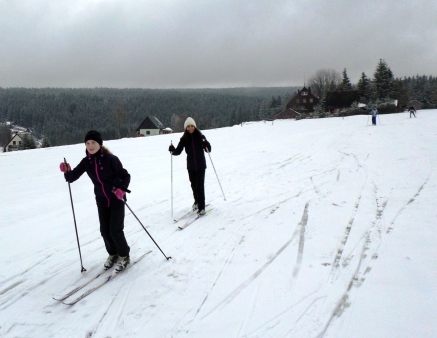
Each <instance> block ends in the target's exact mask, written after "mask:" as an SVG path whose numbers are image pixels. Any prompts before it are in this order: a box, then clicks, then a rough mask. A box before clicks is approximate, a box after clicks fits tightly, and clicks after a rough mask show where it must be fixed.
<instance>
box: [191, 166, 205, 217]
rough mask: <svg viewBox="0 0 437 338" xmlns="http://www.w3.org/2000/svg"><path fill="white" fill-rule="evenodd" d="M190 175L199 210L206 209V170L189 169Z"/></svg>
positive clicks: (195, 201)
mask: <svg viewBox="0 0 437 338" xmlns="http://www.w3.org/2000/svg"><path fill="white" fill-rule="evenodd" d="M188 176H189V178H190V182H191V189H192V190H193V197H194V203H196V204H197V205H198V206H199V210H203V209H205V170H199V171H192V170H188Z"/></svg>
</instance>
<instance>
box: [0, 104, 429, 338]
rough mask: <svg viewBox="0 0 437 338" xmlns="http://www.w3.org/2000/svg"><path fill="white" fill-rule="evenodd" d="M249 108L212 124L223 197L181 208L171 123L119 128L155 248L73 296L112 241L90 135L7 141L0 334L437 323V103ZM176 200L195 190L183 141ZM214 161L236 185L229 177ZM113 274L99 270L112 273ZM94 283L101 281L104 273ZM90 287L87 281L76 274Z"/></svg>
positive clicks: (358, 333)
mask: <svg viewBox="0 0 437 338" xmlns="http://www.w3.org/2000/svg"><path fill="white" fill-rule="evenodd" d="M408 117H409V116H408V115H407V114H405V113H402V114H392V115H380V116H379V118H380V119H379V120H378V122H381V124H379V125H377V126H376V127H374V126H369V125H368V123H369V117H368V116H367V115H365V116H352V117H346V118H344V119H343V118H325V119H314V120H301V121H293V120H282V121H279V120H277V121H274V123H273V124H272V123H271V122H268V123H264V122H257V123H248V124H244V126H234V127H230V128H222V129H216V130H207V131H205V132H204V133H205V135H206V136H207V137H208V140H209V141H210V143H211V145H212V153H211V159H212V160H213V163H214V167H215V170H216V171H214V168H213V166H212V165H211V161H210V159H209V158H208V156H207V157H206V158H207V162H208V169H207V173H206V181H205V186H206V201H207V203H211V206H212V207H213V210H212V211H211V212H210V213H208V214H207V215H206V216H205V217H204V218H201V219H199V220H198V221H196V222H194V223H193V224H191V225H190V226H189V227H187V228H186V229H184V230H178V229H177V224H173V217H172V210H171V176H172V174H171V158H170V155H169V153H168V151H167V149H168V146H169V144H170V141H173V143H176V142H177V141H178V139H179V137H180V136H181V134H169V135H161V136H159V137H148V138H130V139H122V140H117V141H107V142H105V145H106V146H107V147H108V148H109V149H111V151H112V152H113V153H114V154H116V155H117V156H118V157H119V158H120V159H121V161H122V163H123V165H124V166H125V167H126V168H127V169H128V171H129V172H130V174H131V175H132V181H131V185H130V187H129V188H130V189H131V190H132V193H131V194H129V196H128V205H129V206H130V207H131V209H132V210H133V211H134V213H135V215H137V217H138V218H139V219H140V220H141V222H142V223H143V224H144V226H146V228H147V230H148V231H149V233H150V234H151V235H152V236H153V238H154V239H155V241H156V242H157V243H158V244H159V246H160V247H161V249H162V250H163V252H164V253H165V254H166V255H167V256H171V257H172V259H170V260H166V259H165V257H164V255H163V254H162V253H161V252H160V251H159V249H158V248H157V247H156V246H155V244H154V243H153V242H152V240H151V239H150V238H149V236H148V235H147V234H146V232H145V231H144V229H143V228H142V227H141V225H140V224H139V223H138V221H137V220H136V218H135V217H134V216H133V215H132V214H131V213H130V212H129V211H128V210H127V212H126V220H125V233H126V237H127V240H128V243H129V245H130V246H131V256H132V257H133V258H135V257H137V256H139V255H141V254H142V253H144V252H147V251H149V250H152V253H151V254H149V255H147V256H146V257H145V258H144V259H143V260H142V261H140V262H139V263H138V264H136V265H135V266H133V267H132V268H131V269H130V270H128V271H126V272H125V273H124V274H120V275H119V276H117V277H116V278H115V279H114V280H112V281H110V282H109V283H108V284H107V285H105V286H103V287H102V288H100V289H99V290H98V291H96V292H95V293H93V294H91V295H89V296H88V297H86V298H84V299H83V300H82V301H80V302H79V303H77V304H76V305H73V306H66V305H64V304H62V303H59V302H57V301H55V300H53V299H52V297H53V296H60V295H62V294H64V293H66V292H68V291H70V290H71V289H73V288H74V287H76V286H77V285H79V284H80V283H82V282H84V281H86V280H89V279H91V278H94V277H95V276H96V274H97V273H98V272H99V271H100V269H101V267H102V265H103V263H104V261H105V260H106V258H107V254H106V252H105V249H104V245H103V241H102V239H101V237H100V233H99V226H98V216H97V210H96V206H95V201H94V194H93V189H92V185H91V182H90V180H89V178H88V177H87V176H86V175H84V176H83V177H82V178H81V179H80V180H78V181H77V182H75V183H73V184H71V190H72V196H73V201H74V210H75V214H76V221H77V227H78V234H79V239H80V245H81V252H82V258H83V265H84V267H85V268H86V269H87V271H86V272H84V273H81V272H80V269H81V265H80V260H79V252H78V246H77V241H76V234H75V229H74V222H73V216H72V210H71V203H70V195H69V191H68V184H67V183H66V182H65V180H64V178H63V175H62V173H61V172H60V171H59V169H58V168H59V163H60V162H61V161H63V159H64V157H65V158H66V159H67V160H68V162H69V163H71V165H72V166H74V165H76V164H77V163H78V162H79V161H80V159H81V158H82V157H83V156H84V149H85V147H84V145H83V144H77V145H70V146H63V147H53V148H46V149H36V150H27V151H20V152H13V153H2V154H0V173H1V176H0V186H1V187H2V194H1V195H0V205H1V206H2V207H1V213H0V231H1V236H0V247H1V262H2V269H1V272H0V313H1V315H0V336H1V337H93V338H95V337H248V338H249V337H250V338H253V337H326V338H327V337H336V338H338V337H355V338H356V337H436V336H437V321H436V320H435V314H436V313H437V306H436V302H437V287H436V281H437V264H436V257H437V247H436V240H437V228H436V223H437V222H436V220H437V209H436V205H437V189H436V184H437V176H436V174H437V151H436V143H437V131H436V128H435V126H437V111H436V110H422V111H420V114H418V117H417V118H416V119H414V118H413V119H410V118H408ZM172 163H173V216H174V217H177V216H178V215H181V214H183V213H184V212H186V211H187V210H188V209H189V208H190V207H191V204H192V196H191V191H190V187H189V183H188V175H187V172H186V169H185V156H184V155H181V156H179V157H173V161H172ZM216 173H217V175H218V177H219V179H220V183H221V186H222V187H223V191H224V193H225V196H226V201H225V200H224V196H223V194H222V191H221V189H220V185H219V183H218V181H217V177H216ZM100 278H101V277H100ZM91 285H92V284H91ZM79 293H80V292H79Z"/></svg>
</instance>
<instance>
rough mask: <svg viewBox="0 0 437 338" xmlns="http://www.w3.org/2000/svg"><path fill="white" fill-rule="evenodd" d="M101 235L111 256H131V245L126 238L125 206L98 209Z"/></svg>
mask: <svg viewBox="0 0 437 338" xmlns="http://www.w3.org/2000/svg"><path fill="white" fill-rule="evenodd" d="M97 209H98V210H99V220H100V234H101V235H102V237H103V240H104V241H105V247H106V251H108V254H110V255H119V256H120V257H126V256H129V251H130V248H129V245H127V241H126V238H125V237H124V231H123V230H124V204H122V205H121V206H117V207H109V208H107V207H97Z"/></svg>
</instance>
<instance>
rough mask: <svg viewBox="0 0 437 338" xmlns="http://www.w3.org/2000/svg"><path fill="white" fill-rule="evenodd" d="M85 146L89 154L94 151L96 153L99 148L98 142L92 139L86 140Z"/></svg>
mask: <svg viewBox="0 0 437 338" xmlns="http://www.w3.org/2000/svg"><path fill="white" fill-rule="evenodd" d="M85 146H86V150H88V152H89V153H90V154H91V155H94V154H95V153H97V152H98V151H99V150H100V144H98V143H97V142H96V141H94V140H88V141H86V143H85Z"/></svg>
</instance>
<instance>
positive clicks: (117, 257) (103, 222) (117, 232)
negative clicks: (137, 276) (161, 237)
mask: <svg viewBox="0 0 437 338" xmlns="http://www.w3.org/2000/svg"><path fill="white" fill-rule="evenodd" d="M85 146H86V150H85V153H86V156H85V157H84V158H83V159H82V161H80V163H79V164H78V165H77V167H76V168H74V169H73V170H71V167H70V164H68V163H67V164H66V163H61V164H60V169H61V171H62V172H63V173H64V176H65V180H66V181H67V182H69V183H73V182H74V181H76V180H77V179H78V178H79V177H80V176H82V174H83V173H84V172H86V173H87V174H88V176H89V177H90V179H91V181H92V182H93V184H94V194H95V195H96V203H97V210H98V213H99V221H100V234H101V235H102V237H103V241H104V242H105V247H106V251H107V252H108V254H109V257H108V259H107V260H106V262H105V264H104V268H105V269H106V270H107V269H110V268H111V267H112V266H114V264H115V271H116V272H121V271H123V270H124V269H125V268H126V267H127V265H128V264H129V262H130V258H129V251H130V248H129V245H128V244H127V241H126V238H125V236H124V231H123V230H124V215H125V212H124V205H125V201H126V196H125V195H126V193H125V191H127V188H128V186H129V183H130V175H129V173H128V172H127V170H126V169H124V168H123V165H122V164H121V162H120V160H119V159H118V157H117V156H115V155H113V154H112V153H111V152H110V151H109V150H108V148H106V147H104V146H103V140H102V136H101V135H100V133H99V132H98V131H95V130H90V131H89V132H88V133H87V134H86V136H85Z"/></svg>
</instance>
